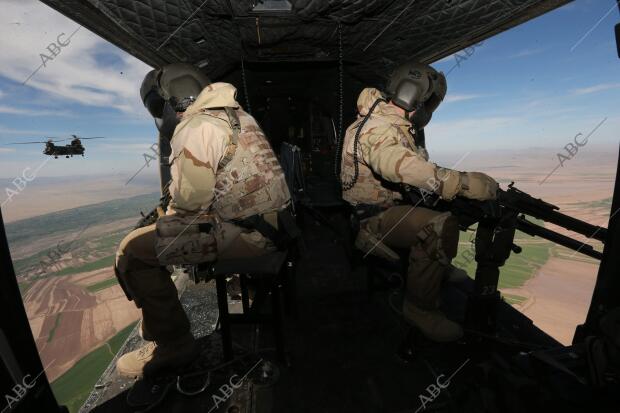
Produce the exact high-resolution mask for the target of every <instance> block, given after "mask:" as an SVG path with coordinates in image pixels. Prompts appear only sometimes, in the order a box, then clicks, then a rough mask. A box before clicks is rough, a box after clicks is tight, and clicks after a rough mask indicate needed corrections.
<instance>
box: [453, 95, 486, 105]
mask: <svg viewBox="0 0 620 413" xmlns="http://www.w3.org/2000/svg"><path fill="white" fill-rule="evenodd" d="M481 97H484V95H475V94H461V95H448V96H446V99H445V100H444V102H445V103H454V102H462V101H464V100H472V99H478V98H481Z"/></svg>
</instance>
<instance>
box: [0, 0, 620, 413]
mask: <svg viewBox="0 0 620 413" xmlns="http://www.w3.org/2000/svg"><path fill="white" fill-rule="evenodd" d="M41 1H42V3H44V4H46V5H47V6H49V7H51V8H53V9H55V10H57V11H58V12H60V13H62V14H64V15H65V16H67V17H68V18H70V19H72V20H74V21H75V22H76V23H77V24H79V25H81V26H83V27H85V28H88V29H89V30H90V31H92V32H93V33H95V34H97V35H99V36H101V37H102V38H103V39H105V40H107V41H109V42H110V43H112V44H114V45H116V46H118V47H119V48H121V49H123V50H125V51H127V52H128V53H129V54H131V55H132V56H134V57H135V58H137V59H139V60H140V61H142V62H144V63H146V64H148V65H149V66H151V67H154V68H161V67H162V66H164V65H166V64H169V63H177V62H187V63H191V64H194V65H195V66H197V67H199V68H201V69H202V70H203V71H204V72H205V74H207V75H208V76H209V77H210V79H212V80H213V81H214V82H219V81H221V82H229V83H231V84H233V85H235V86H236V88H237V89H238V91H239V99H238V100H239V102H240V103H241V104H242V105H243V106H244V109H245V110H247V111H248V112H249V113H251V114H252V115H253V116H255V117H256V118H257V120H259V122H260V124H261V127H262V128H263V129H264V130H265V132H266V135H267V136H269V137H270V139H271V144H272V146H273V147H274V148H276V149H278V148H279V152H280V158H281V163H282V165H283V169H285V171H286V173H287V180H288V181H289V185H291V183H294V184H293V188H292V190H291V192H292V195H293V197H294V198H295V205H296V207H297V206H299V209H298V211H299V217H301V219H300V220H299V221H300V222H299V225H300V226H301V227H302V230H303V232H304V235H303V238H304V241H305V242H304V244H305V245H303V246H302V247H303V248H302V247H300V248H299V249H300V250H301V252H300V253H298V252H297V251H295V253H293V254H291V256H292V258H291V259H290V260H289V257H286V260H282V261H281V262H280V264H282V262H284V263H285V265H284V268H285V271H282V273H284V274H281V273H278V274H279V275H278V276H279V277H281V278H278V279H276V280H275V281H277V282H274V283H273V284H274V286H273V288H272V289H271V291H267V293H265V291H262V292H263V294H260V295H259V294H256V295H255V296H253V298H252V302H251V303H250V300H249V298H248V295H247V294H245V293H243V289H244V288H246V292H247V286H246V287H244V283H246V282H247V283H251V282H256V283H257V284H260V283H264V284H269V283H268V282H265V280H264V279H262V278H261V277H259V276H256V277H254V278H253V277H246V278H242V279H241V278H240V284H241V287H240V288H241V289H242V294H241V303H239V302H237V303H234V305H231V306H230V307H231V308H233V307H237V308H236V310H241V309H243V312H244V313H245V311H246V310H247V311H248V313H249V317H245V318H244V317H243V316H244V315H245V314H241V313H240V312H237V313H235V314H228V309H229V306H228V302H227V289H226V287H227V286H226V283H225V280H224V282H223V283H222V282H216V283H215V284H216V286H215V287H214V286H213V284H214V283H213V282H210V283H209V284H207V283H198V281H200V280H201V277H202V276H201V272H200V268H198V269H191V270H189V271H178V273H177V274H176V275H177V277H176V279H175V284H176V286H177V288H178V290H179V292H180V295H181V301H182V303H183V306H184V308H186V310H187V311H186V312H187V313H188V317H189V318H190V319H191V321H192V325H193V326H194V327H195V329H194V330H193V333H194V334H195V335H196V337H197V338H199V341H200V343H201V346H202V353H201V359H200V361H199V362H197V363H196V365H195V366H194V367H195V371H194V372H191V371H190V372H187V373H186V374H179V375H178V376H176V377H174V376H171V377H164V378H162V380H160V381H158V382H151V383H148V382H146V381H143V380H140V381H137V382H136V381H135V380H128V379H123V378H121V377H119V376H118V374H117V373H116V372H115V367H114V363H112V364H110V366H109V367H108V368H107V369H106V370H105V372H104V373H103V375H101V377H99V378H98V379H97V382H96V384H94V385H92V384H91V385H90V387H92V392H91V393H90V395H89V396H88V397H87V398H86V396H84V398H81V399H80V403H81V404H82V407H81V408H80V410H79V411H80V413H85V412H95V413H130V412H136V411H144V412H146V411H149V412H166V413H167V412H172V413H177V412H179V413H180V412H210V413H211V412H216V413H219V412H237V413H241V412H243V413H250V412H261V413H262V412H274V413H280V412H282V413H284V412H311V413H314V412H336V411H337V412H351V413H352V412H355V413H360V412H369V413H370V412H372V413H374V412H386V413H403V412H416V413H418V412H423V411H433V412H446V413H452V412H472V413H473V412H476V413H479V412H485V413H496V412H497V413H499V412H502V413H503V412H508V413H520V412H539V411H542V412H554V411H562V412H563V413H569V412H571V413H572V412H583V411H592V412H605V413H607V412H610V413H617V412H618V411H619V410H618V406H620V277H619V275H620V214H616V213H615V212H614V211H616V212H617V211H618V210H620V165H618V167H617V174H616V176H615V188H614V196H613V198H612V202H611V213H610V218H609V223H608V225H607V227H596V226H592V225H591V224H589V223H586V222H584V221H581V220H578V219H575V218H573V217H570V216H568V215H565V214H563V213H560V212H559V211H558V207H556V206H554V205H552V204H549V203H547V202H544V201H541V200H539V199H534V198H533V197H531V196H529V195H528V194H527V193H524V192H521V191H519V190H517V189H516V187H513V186H512V185H511V186H510V187H509V189H508V190H507V191H505V194H504V196H503V198H504V199H502V200H501V201H502V204H501V205H496V204H485V205H482V206H480V205H476V204H471V203H466V204H464V205H462V207H461V208H459V210H460V211H461V212H462V217H463V221H464V222H465V223H466V224H467V226H468V227H469V225H471V224H473V223H476V224H478V227H477V229H476V231H479V232H477V238H476V243H475V244H476V245H475V248H476V251H475V254H472V256H471V260H472V261H473V260H475V262H476V263H477V264H478V268H477V271H476V273H475V274H473V273H472V274H470V276H471V278H467V279H465V280H461V281H460V282H458V283H456V282H455V283H452V284H453V285H450V286H449V288H447V289H446V291H445V294H444V295H443V296H442V298H443V300H444V305H445V309H446V312H447V313H448V314H449V315H454V316H455V317H460V318H459V321H462V322H463V323H464V324H465V325H466V327H467V328H466V337H465V339H464V340H463V341H459V342H458V343H454V344H445V345H444V344H441V345H440V344H435V345H429V343H427V342H425V341H424V340H423V339H420V337H419V336H416V335H415V333H414V334H411V330H407V328H405V327H404V326H403V323H402V321H401V317H400V316H399V315H398V314H397V313H398V311H396V310H395V308H396V306H395V305H394V302H393V301H395V300H393V299H394V298H395V297H397V298H398V294H395V293H394V291H396V290H397V289H398V288H399V287H402V284H403V283H402V279H400V284H399V280H398V279H397V278H398V277H392V275H393V274H394V273H396V274H398V272H399V271H400V270H401V269H400V268H395V269H392V268H387V265H386V264H385V263H381V262H380V261H374V260H373V261H371V260H372V257H370V258H369V259H367V260H365V261H363V260H361V259H358V260H357V261H358V262H356V258H355V253H354V252H352V251H351V250H353V247H352V245H353V243H354V239H355V237H354V235H352V232H353V231H350V230H351V226H352V225H351V221H352V219H351V218H352V214H351V213H350V209H348V208H347V206H346V205H344V203H343V201H342V199H341V197H340V193H339V186H338V185H337V183H336V182H335V178H334V175H335V174H334V168H333V164H334V159H337V156H334V154H337V152H338V149H337V147H338V144H339V139H340V137H341V136H342V134H343V131H344V129H345V128H346V125H348V124H350V123H351V122H352V121H353V120H354V119H355V116H356V111H355V109H356V99H357V96H358V95H359V93H360V91H361V90H362V89H363V88H364V87H365V86H367V85H373V84H378V83H381V82H383V81H384V80H385V76H386V74H388V73H390V71H391V70H392V69H394V68H395V67H397V66H398V65H399V64H400V63H402V61H404V60H408V59H416V60H418V61H420V62H423V63H433V62H437V61H439V60H441V59H444V58H446V57H448V56H451V55H453V54H455V53H457V52H459V51H463V50H468V49H469V50H473V47H475V46H476V45H478V44H480V43H482V42H484V41H486V40H487V39H489V38H491V37H493V36H495V35H498V34H500V33H503V32H505V31H507V30H509V29H512V28H514V27H517V26H519V25H521V24H523V23H526V22H528V21H530V20H532V19H535V18H537V17H539V16H541V15H544V14H546V13H549V12H552V11H554V10H556V9H558V8H560V7H562V6H565V5H567V4H569V3H571V0H485V1H479V0H411V1H410V0H407V1H398V0H340V1H334V0H211V1H202V0H139V1H134V2H128V1H123V0H41ZM610 12H611V10H610ZM616 36H617V39H616V44H617V45H618V53H619V55H620V25H618V26H617V27H616ZM610 37H611V35H610ZM610 41H611V39H610ZM611 57H612V56H610V58H611ZM613 57H614V58H615V56H613ZM457 62H458V61H457ZM590 63H591V62H588V64H590ZM457 64H458V63H457ZM138 87H139V85H136V91H137V89H138ZM52 143H53V142H52ZM157 144H158V148H159V152H158V153H159V155H160V176H161V190H162V195H163V197H162V204H164V206H165V204H166V202H167V198H168V197H167V196H166V192H168V191H167V188H168V187H167V183H168V182H169V180H170V166H169V163H168V158H167V157H168V155H169V154H170V142H169V141H168V140H167V139H166V138H165V137H161V136H160V137H159V142H158V143H157ZM291 148H292V149H291ZM291 165H293V166H291ZM610 179H612V180H613V179H614V177H610ZM302 189H303V190H302ZM154 206H155V205H154ZM485 206H488V207H489V208H488V211H487V210H485V209H484V208H483V207H485ZM490 207H493V208H490ZM495 207H497V208H495ZM498 211H499V213H498V214H499V215H498V216H495V215H494V214H495V213H496V212H498ZM523 214H526V215H527V216H531V217H535V218H537V219H538V221H537V222H538V223H539V224H540V223H541V222H543V221H544V222H545V224H546V223H552V224H556V225H557V226H561V227H564V228H567V229H570V230H571V231H572V232H575V233H577V234H582V235H585V234H587V237H588V238H589V239H593V240H596V241H599V242H600V244H601V246H600V247H599V246H598V244H597V248H598V249H594V248H589V247H588V246H587V245H584V244H583V243H582V242H580V241H578V240H577V239H571V238H569V237H567V236H562V235H561V234H558V233H556V232H554V231H551V230H550V229H549V228H547V227H545V226H543V225H542V224H541V225H536V224H534V223H533V222H532V221H531V220H528V219H526V217H524V216H523ZM156 216H157V211H156V210H155V212H153V213H151V214H149V215H148V216H145V217H143V222H141V223H140V224H138V225H139V226H143V225H147V224H148V223H149V222H152V221H151V219H152V218H153V217H156ZM0 218H1V217H0ZM304 220H305V221H306V222H307V223H309V224H310V225H307V224H306V225H304V222H303V221H304ZM319 221H321V223H324V224H327V225H315V224H316V223H318V222H319ZM552 228H553V227H552ZM481 229H482V231H481ZM516 230H519V231H521V232H523V233H527V234H531V235H533V236H536V237H540V238H545V239H549V240H551V241H552V242H553V243H555V244H559V245H564V246H565V247H566V248H569V249H572V250H574V251H575V252H574V253H575V254H577V253H579V254H581V255H585V256H587V257H588V259H592V260H596V262H597V264H598V263H599V261H600V266H599V271H598V275H597V278H596V285H595V287H594V291H593V293H592V295H591V301H590V306H589V311H588V314H587V317H585V320H584V321H583V323H582V324H580V325H579V326H578V327H577V328H576V329H575V331H574V338H573V340H572V342H571V343H570V344H568V345H564V344H562V343H560V342H559V341H557V340H556V339H554V338H553V337H551V336H550V335H549V334H548V332H545V331H544V330H543V329H542V328H540V327H539V326H537V325H536V324H535V323H534V321H533V320H532V319H530V318H529V317H528V316H527V315H526V314H524V313H523V312H521V311H519V310H518V309H517V308H516V307H513V306H511V305H510V304H509V303H508V302H506V301H505V300H504V299H503V298H502V297H500V294H499V291H498V289H497V287H498V280H499V278H500V277H502V276H504V275H505V273H504V268H503V267H502V266H503V264H504V262H505V261H506V260H507V259H508V257H509V256H511V257H512V256H514V255H516V254H519V253H521V254H522V256H524V257H527V256H528V251H527V249H525V248H523V249H522V248H521V247H520V246H519V245H517V241H516V240H515V239H514V234H515V231H516ZM0 251H2V253H1V254H0V266H1V269H2V272H3V275H4V276H3V277H0V294H1V297H2V299H1V300H0V314H3V317H0V356H1V361H2V362H0V389H3V390H4V389H17V390H13V393H16V394H18V395H20V397H19V400H18V401H17V402H15V403H14V406H15V408H14V409H13V410H12V411H24V412H30V411H41V412H54V413H56V412H58V413H60V412H66V411H67V410H66V408H65V407H64V406H61V404H62V401H61V403H59V401H58V395H56V397H55V395H54V394H53V392H52V389H51V387H50V384H49V382H48V381H47V379H46V375H45V374H42V373H41V375H40V376H35V375H36V374H37V373H39V372H43V371H44V368H45V367H46V366H45V365H44V364H43V363H42V360H41V358H40V356H39V352H38V351H37V347H36V345H35V341H34V339H33V336H32V332H31V329H30V327H29V324H28V319H27V316H26V312H25V311H24V307H23V303H22V301H21V297H20V293H19V289H18V284H17V280H16V276H15V271H14V265H13V262H12V261H11V256H10V253H9V248H8V243H7V241H6V238H5V233H4V225H3V223H2V221H1V219H0ZM357 258H359V257H357ZM256 261H258V260H256ZM360 262H362V264H360ZM289 263H290V266H289ZM258 265H259V263H257V262H253V263H252V265H250V264H248V267H247V268H246V270H247V271H246V273H248V274H250V275H252V273H253V271H256V269H257V267H258ZM354 265H357V268H359V267H366V268H367V269H366V271H365V275H366V277H364V275H362V276H360V273H363V272H364V271H363V269H362V270H361V271H359V272H357V271H355V268H353V267H354ZM500 267H501V268H500ZM383 270H387V271H388V274H387V275H389V277H377V276H376V275H377V274H380V273H382V272H383ZM209 271H211V272H212V273H215V271H216V266H215V265H214V266H212V267H209V268H208V269H207V270H205V272H209ZM550 271H553V270H550ZM237 273H238V274H244V272H243V271H241V270H239V271H238V272H235V274H237ZM211 275H213V274H211ZM561 275H563V274H562V273H561V272H560V271H558V276H561ZM218 277H219V278H218V279H220V280H221V278H222V277H220V275H218ZM205 278H206V277H205ZM224 278H225V277H224ZM247 278H249V281H248V279H247ZM558 279H561V277H558ZM282 280H285V281H286V282H281V281H282ZM203 281H204V280H203ZM562 283H563V281H561V282H558V283H557V284H556V285H553V286H549V289H551V288H557V289H559V290H561V289H566V288H567V286H566V285H562ZM401 289H402V288H401ZM577 293H583V291H579V292H577ZM230 295H231V297H232V294H230ZM281 295H282V296H281ZM216 296H217V299H216V298H215V297H216ZM244 297H245V298H244ZM401 298H402V296H401ZM239 307H242V308H239ZM282 308H284V309H285V310H286V311H280V310H281V309H282ZM265 310H266V311H265ZM284 313H285V314H284ZM463 315H464V316H463ZM231 324H234V326H233V327H234V328H233V329H232V334H231ZM217 326H219V328H218V327H217ZM139 330H142V329H140V328H135V329H134V332H133V333H132V334H131V336H130V338H129V339H128V340H127V341H125V344H124V345H122V346H121V349H120V350H119V354H123V353H126V352H129V351H132V350H134V349H136V348H138V347H139V346H140V345H142V344H143V341H142V338H141V333H142V331H139ZM142 335H143V334H142ZM233 339H234V340H233ZM37 344H38V343H37ZM274 349H276V351H274ZM106 351H107V348H106ZM274 353H275V354H274ZM274 356H275V357H274ZM78 364H79V366H78V367H79V368H80V369H82V370H80V373H82V372H84V373H85V375H86V373H89V371H88V369H89V368H90V367H89V366H87V365H86V364H87V363H84V365H82V364H81V363H78ZM93 364H94V363H93ZM35 377H36V378H35ZM78 377H79V380H77V379H76V380H75V382H70V381H69V379H66V378H63V380H62V386H63V389H70V388H73V389H79V390H82V389H84V388H85V387H87V383H88V382H87V380H83V379H82V377H83V376H82V375H80V376H78ZM78 381H79V382H78ZM92 382H93V383H94V382H95V380H92ZM73 389H72V390H73ZM80 397H82V396H80ZM15 398H16V399H17V397H15ZM72 401H73V400H72ZM82 402H83V403H82ZM17 403H19V405H18V404H17ZM0 407H1V406H0Z"/></svg>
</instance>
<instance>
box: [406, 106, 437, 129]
mask: <svg viewBox="0 0 620 413" xmlns="http://www.w3.org/2000/svg"><path fill="white" fill-rule="evenodd" d="M432 118H433V112H430V111H428V110H427V109H426V105H425V104H424V103H422V104H420V105H419V106H418V107H417V108H416V110H414V111H413V112H411V113H410V114H409V120H410V121H411V123H412V124H413V126H414V128H415V129H416V130H420V129H424V128H425V127H426V125H428V124H429V122H430V121H431V119H432Z"/></svg>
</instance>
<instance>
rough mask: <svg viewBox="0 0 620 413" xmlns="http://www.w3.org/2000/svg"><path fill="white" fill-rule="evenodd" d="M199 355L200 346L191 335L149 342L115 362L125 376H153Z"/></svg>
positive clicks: (120, 372)
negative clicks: (173, 339) (170, 341)
mask: <svg viewBox="0 0 620 413" xmlns="http://www.w3.org/2000/svg"><path fill="white" fill-rule="evenodd" d="M199 355H200V346H199V345H198V343H197V342H196V340H195V339H194V337H193V336H192V335H187V336H184V337H183V338H182V339H180V340H177V341H174V342H172V343H166V344H159V345H158V344H156V343H155V342H150V343H148V344H146V345H145V346H143V347H141V348H139V349H137V350H135V351H132V352H131V353H127V354H125V355H124V356H122V357H121V358H119V359H118V360H117V362H116V370H117V371H118V373H119V374H120V375H121V376H125V377H142V376H147V377H154V376H157V375H158V374H161V373H164V372H174V371H176V370H178V369H180V368H182V367H184V366H186V365H188V364H189V363H191V362H192V361H194V360H195V359H196V358H198V356H199Z"/></svg>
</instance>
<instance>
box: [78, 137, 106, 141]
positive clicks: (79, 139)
mask: <svg viewBox="0 0 620 413" xmlns="http://www.w3.org/2000/svg"><path fill="white" fill-rule="evenodd" d="M78 139H79V140H81V141H82V140H85V139H105V136H93V137H92V138H80V137H78Z"/></svg>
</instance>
